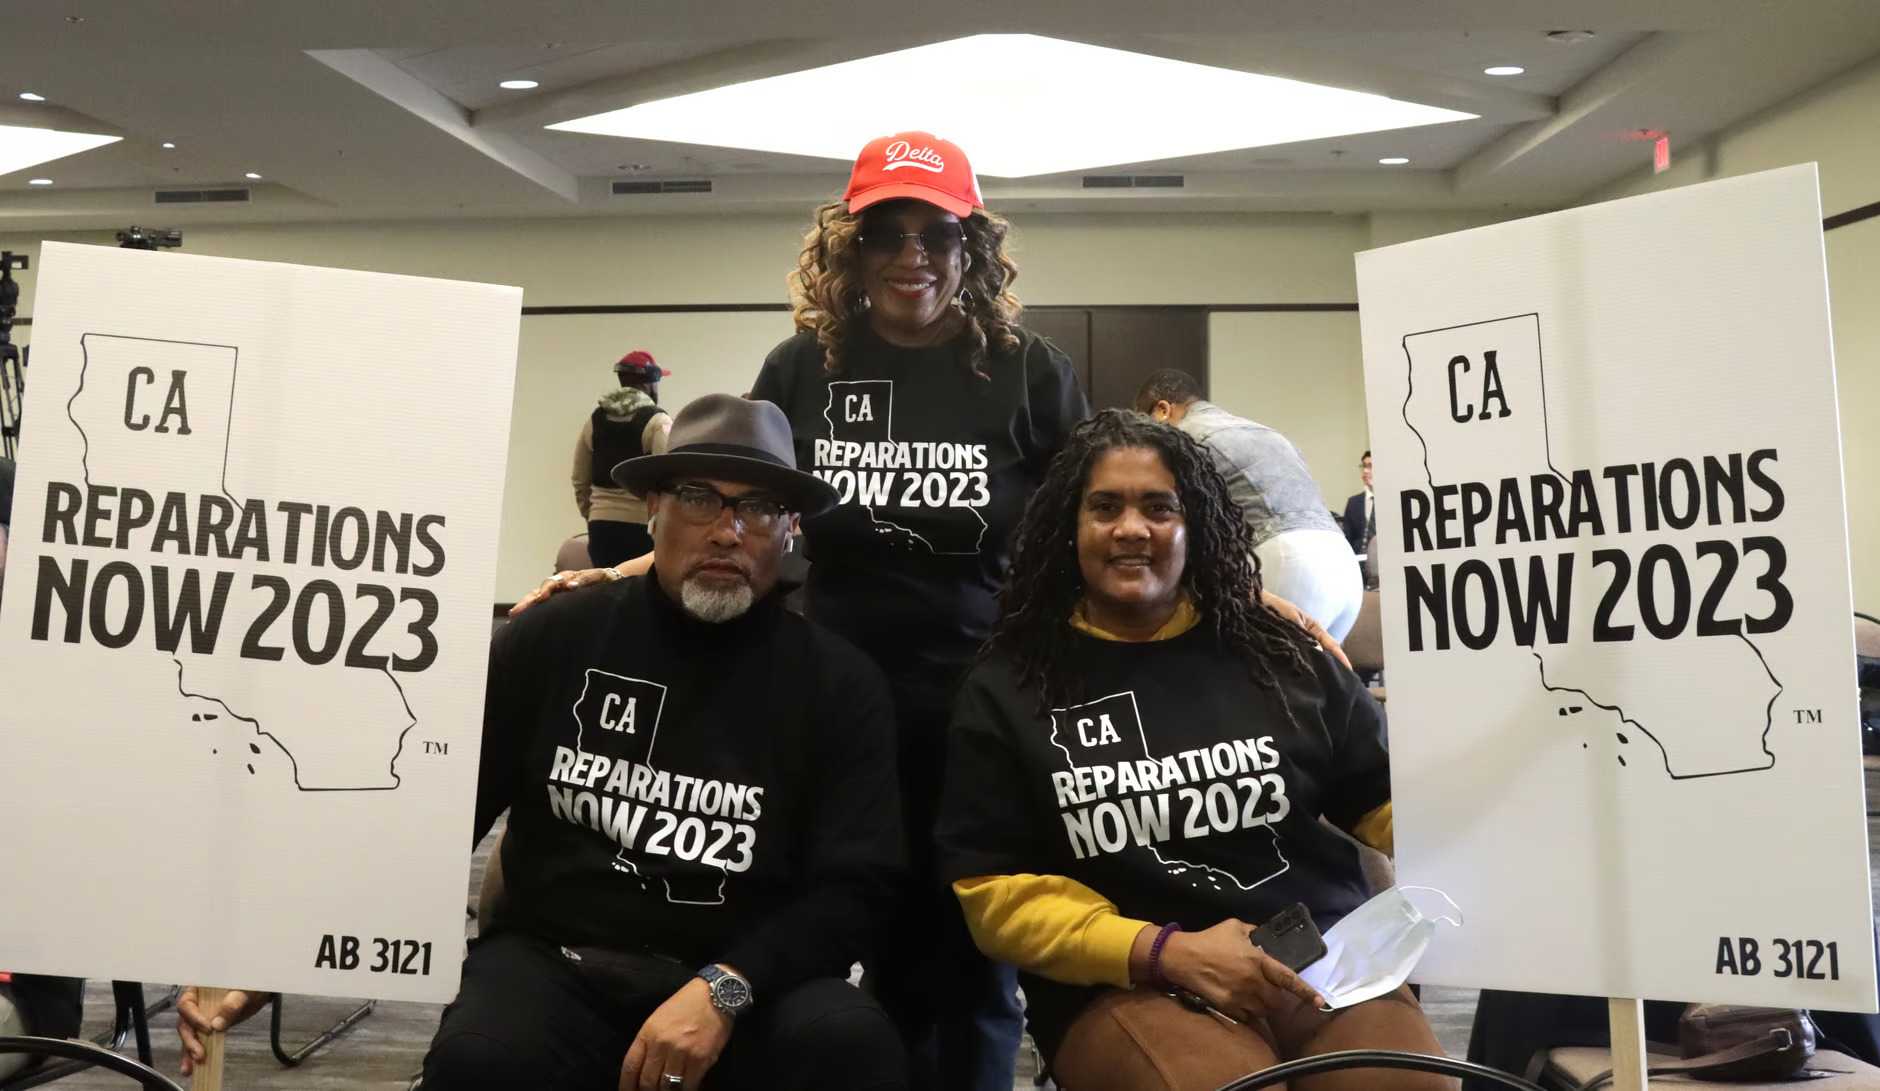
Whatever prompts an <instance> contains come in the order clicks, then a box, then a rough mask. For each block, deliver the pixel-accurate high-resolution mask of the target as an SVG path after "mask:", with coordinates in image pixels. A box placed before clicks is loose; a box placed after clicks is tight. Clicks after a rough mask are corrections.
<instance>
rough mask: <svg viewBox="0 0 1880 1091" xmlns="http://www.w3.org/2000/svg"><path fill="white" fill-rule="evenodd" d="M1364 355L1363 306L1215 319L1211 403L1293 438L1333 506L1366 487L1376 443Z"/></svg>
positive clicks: (1210, 361) (1210, 341)
mask: <svg viewBox="0 0 1880 1091" xmlns="http://www.w3.org/2000/svg"><path fill="white" fill-rule="evenodd" d="M1361 352H1362V350H1361V347H1360V342H1359V338H1358V315H1357V312H1356V311H1342V312H1329V313H1320V314H1215V315H1213V316H1212V317H1210V318H1209V320H1208V368H1209V372H1208V386H1209V392H1210V394H1211V395H1212V400H1213V401H1215V402H1216V403H1218V404H1220V405H1224V406H1226V407H1227V408H1229V409H1231V410H1233V411H1234V412H1236V413H1238V414H1240V415H1241V416H1244V417H1249V418H1252V419H1253V420H1257V421H1259V422H1260V423H1261V424H1264V425H1267V426H1268V427H1270V428H1276V429H1278V430H1279V431H1280V433H1281V434H1283V435H1285V436H1286V438H1288V439H1290V440H1292V441H1293V445H1294V446H1295V447H1298V448H1299V453H1300V454H1302V455H1304V456H1305V458H1306V465H1308V466H1310V467H1311V468H1312V477H1313V479H1314V480H1316V481H1317V482H1318V484H1319V492H1320V493H1321V494H1322V495H1323V496H1324V498H1325V506H1326V507H1327V508H1328V509H1330V510H1332V511H1341V512H1342V511H1343V510H1344V508H1345V498H1346V497H1348V496H1350V495H1351V494H1352V493H1354V492H1357V491H1358V489H1359V488H1361V487H1362V482H1360V481H1359V480H1358V468H1357V467H1358V455H1359V453H1360V452H1362V451H1363V450H1364V449H1365V448H1366V447H1369V446H1370V438H1369V437H1370V431H1369V427H1368V425H1367V424H1366V421H1365V414H1364V360H1363V358H1362V355H1361Z"/></svg>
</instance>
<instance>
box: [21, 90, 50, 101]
mask: <svg viewBox="0 0 1880 1091" xmlns="http://www.w3.org/2000/svg"><path fill="white" fill-rule="evenodd" d="M20 97H21V98H23V99H25V100H26V101H27V102H44V101H46V96H44V95H40V94H35V93H33V92H31V91H21V92H20Z"/></svg>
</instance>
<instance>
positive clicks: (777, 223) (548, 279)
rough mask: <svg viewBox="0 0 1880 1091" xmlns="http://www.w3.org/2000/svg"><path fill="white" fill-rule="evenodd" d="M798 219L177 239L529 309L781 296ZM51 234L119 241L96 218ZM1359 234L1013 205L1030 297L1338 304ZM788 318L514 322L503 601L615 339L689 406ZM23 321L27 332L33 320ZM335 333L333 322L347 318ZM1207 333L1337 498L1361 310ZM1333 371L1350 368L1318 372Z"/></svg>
mask: <svg viewBox="0 0 1880 1091" xmlns="http://www.w3.org/2000/svg"><path fill="white" fill-rule="evenodd" d="M801 228H802V223H801V222H799V221H798V220H797V219H795V218H792V217H715V218H703V217H671V218H666V217H660V218H650V217H649V218H618V219H590V220H518V221H495V222H458V223H423V224H415V223H405V224H339V225H333V224H317V225H308V224H296V225H276V226H264V227H240V228H203V227H194V228H189V229H187V230H186V231H185V233H184V242H185V248H186V251H187V252H188V253H192V254H210V255H219V256H225V257H244V258H258V259H265V260H273V261H287V262H298V263H305V264H313V265H330V266H338V267H344V268H354V269H371V270H377V271H383V272H397V273H408V274H415V275H422V276H438V277H449V278H453V279H463V280H485V281H494V282H499V283H506V284H519V285H521V286H522V287H523V289H524V293H525V294H524V300H523V302H524V304H525V305H526V306H567V305H577V304H655V305H656V304H677V303H781V302H783V301H784V300H785V290H784V281H783V277H784V274H785V272H786V271H787V270H788V269H789V268H790V267H791V263H792V260H793V258H794V255H795V253H796V248H797V245H798V242H799V239H800V235H801ZM53 237H55V238H61V239H65V240H68V241H76V242H88V243H97V244H103V245H111V244H112V238H111V233H109V232H92V233H84V234H73V235H62V236H53ZM38 242H39V240H38V239H37V238H36V237H35V238H21V237H11V238H8V237H0V247H4V248H8V249H13V250H24V251H26V252H28V253H29V254H31V255H33V256H34V257H35V258H36V257H37V252H38ZM1367 245H1370V232H1369V227H1368V223H1367V221H1366V219H1365V218H1364V217H1362V216H1330V215H1243V216H1235V215H1193V216H1187V215H1165V216H1115V215H1112V216H1082V215H1078V216H1069V215H1059V216H1044V215H1038V216H1031V217H1028V218H1021V220H1020V223H1019V228H1018V231H1017V233H1016V244H1015V253H1016V254H1017V257H1018V260H1019V261H1020V262H1021V264H1022V268H1023V272H1022V274H1021V276H1020V279H1019V282H1018V286H1017V287H1018V291H1019V294H1020V296H1021V297H1022V298H1024V299H1025V300H1026V301H1028V302H1031V303H1038V304H1051V303H1054V304H1084V305H1090V304H1105V303H1129V304H1162V303H1240V302H1350V301H1352V300H1353V299H1354V298H1355V294H1354V293H1355V286H1354V281H1353V275H1352V264H1351V255H1352V253H1353V252H1354V251H1356V250H1359V249H1362V248H1364V247H1365V246H1367ZM36 274H37V261H36V260H35V272H34V273H29V274H28V275H27V276H26V277H24V278H23V280H22V284H23V290H22V299H21V304H22V305H21V313H22V314H24V315H31V314H32V309H33V289H34V283H35V281H36V280H37V275H36ZM1293 319H1297V320H1298V321H1292V320H1293ZM789 332H790V324H789V316H788V315H787V314H782V313H745V314H716V315H675V314H662V315H593V316H534V317H528V318H525V319H524V320H523V323H522V341H521V346H520V351H519V359H518V364H517V368H518V373H517V381H516V393H515V401H514V412H513V417H512V422H511V427H510V432H509V440H508V472H507V478H506V482H507V484H506V492H505V496H504V501H503V521H502V526H503V530H502V542H501V553H500V557H499V560H498V579H497V586H496V588H495V590H494V594H495V597H496V599H497V600H499V601H505V600H510V599H514V598H516V597H517V596H519V595H520V594H522V593H523V592H524V591H526V590H527V589H528V588H529V587H530V586H532V585H533V584H534V583H535V582H536V581H537V580H539V579H540V578H541V577H542V576H543V575H544V574H546V572H547V571H548V568H549V565H550V563H551V562H552V560H553V558H554V555H555V548H556V546H557V545H558V544H559V543H560V542H561V540H562V539H563V538H565V537H566V536H567V535H569V534H572V533H576V532H578V531H579V530H580V529H581V521H580V518H579V516H578V514H577V513H576V511H575V508H574V500H573V495H572V492H571V489H570V487H569V484H568V473H569V469H570V465H571V459H572V454H573V447H574V438H575V434H576V432H577V430H578V429H579V427H580V423H581V420H582V419H583V417H585V416H586V414H587V413H588V412H589V411H591V409H592V406H593V398H594V396H595V395H596V394H598V393H599V392H600V391H602V390H604V389H605V388H606V387H607V386H608V385H609V384H610V383H611V382H612V377H611V373H610V372H609V370H608V365H609V364H610V363H611V362H612V361H613V360H614V359H616V358H617V357H618V356H619V355H620V353H621V352H622V351H624V350H625V349H627V348H631V347H645V348H647V349H650V350H651V351H653V352H654V353H655V354H656V355H657V356H658V357H659V359H660V360H661V362H662V363H665V364H666V365H667V366H669V367H670V368H672V370H673V371H674V375H673V377H672V378H671V379H669V380H668V381H667V383H666V386H665V388H664V390H662V397H663V399H664V400H665V401H666V402H667V403H668V404H670V405H683V404H684V403H685V402H687V401H689V400H690V399H692V398H694V397H696V396H698V395H700V394H704V393H709V392H712V391H724V392H728V393H743V392H744V391H746V390H748V389H749V388H750V383H751V380H752V379H753V378H754V377H755V376H756V374H757V369H758V365H759V364H760V363H761V362H762V360H763V356H764V353H765V352H766V351H768V350H769V348H770V347H771V346H772V345H774V344H775V343H776V342H777V341H779V340H781V339H782V338H783V337H785V336H787V335H788V334H789ZM20 333H21V337H20V340H21V341H22V342H25V343H30V340H31V338H30V330H22V331H20ZM334 334H335V337H336V338H343V337H344V336H345V320H344V316H335V322H334ZM1211 335H1212V340H1213V346H1214V349H1213V360H1214V364H1213V367H1214V371H1215V373H1216V374H1217V375H1219V376H1223V377H1224V384H1223V386H1222V388H1221V389H1222V392H1221V394H1220V397H1221V400H1222V403H1223V404H1225V405H1227V406H1228V407H1229V408H1232V409H1234V410H1236V411H1238V412H1243V413H1247V414H1248V415H1251V416H1256V417H1259V419H1262V420H1264V421H1266V422H1267V423H1270V424H1272V425H1273V426H1274V427H1277V428H1280V429H1281V430H1282V431H1285V432H1287V433H1288V434H1289V435H1292V436H1293V437H1294V438H1295V439H1296V440H1297V441H1298V442H1299V443H1300V445H1301V446H1302V447H1303V448H1305V449H1306V450H1307V452H1308V456H1309V457H1310V458H1311V459H1312V461H1313V465H1314V469H1315V470H1318V471H1319V472H1320V473H1321V475H1323V476H1322V478H1321V480H1322V481H1325V482H1327V483H1328V484H1327V489H1328V495H1332V496H1334V497H1335V498H1342V497H1343V496H1344V495H1345V494H1346V493H1347V492H1349V491H1350V490H1349V487H1348V484H1349V483H1348V481H1346V480H1345V479H1347V478H1349V477H1350V476H1351V475H1350V474H1349V473H1347V472H1345V467H1344V466H1343V464H1344V463H1348V462H1350V461H1351V456H1352V455H1353V453H1354V452H1355V451H1356V449H1357V448H1356V447H1353V446H1352V445H1353V444H1354V443H1355V444H1358V445H1359V446H1362V432H1363V418H1364V411H1363V403H1362V392H1361V385H1360V384H1359V383H1358V382H1356V375H1357V369H1358V366H1359V365H1358V356H1357V338H1356V321H1355V316H1354V315H1352V314H1349V313H1346V314H1336V315H1329V316H1326V315H1224V316H1221V320H1220V321H1218V322H1217V324H1216V326H1215V328H1214V329H1213V330H1211ZM1331 369H1339V370H1337V372H1336V373H1337V374H1339V375H1343V376H1346V377H1348V378H1349V381H1339V382H1333V383H1328V382H1323V381H1321V380H1323V379H1324V377H1326V376H1327V375H1330V374H1333V373H1334V372H1333V371H1332V370H1331ZM475 379H476V377H475V376H474V375H463V376H459V377H458V378H457V380H456V381H462V382H473V381H475ZM1308 381H1310V382H1311V384H1312V385H1311V387H1310V388H1308V387H1307V386H1306V385H1305V384H1306V383H1307V382H1308ZM1269 385H1270V386H1271V388H1272V390H1271V391H1270V392H1269V393H1266V394H1263V393H1262V388H1263V387H1265V386H1269ZM29 419H30V417H29ZM468 426H470V427H478V426H479V425H478V424H477V423H476V422H470V423H469V425H468ZM30 432H31V428H30V425H29V427H28V435H29V436H30ZM339 435H340V433H338V432H336V433H335V442H338V441H339ZM495 438H496V437H495V436H494V435H493V434H492V441H494V440H495ZM1347 448H1350V450H1347Z"/></svg>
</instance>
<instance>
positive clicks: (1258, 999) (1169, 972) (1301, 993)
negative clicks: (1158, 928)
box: [1162, 919, 1325, 1022]
mask: <svg viewBox="0 0 1880 1091" xmlns="http://www.w3.org/2000/svg"><path fill="white" fill-rule="evenodd" d="M1252 932H1253V926H1252V925H1250V924H1246V923H1243V922H1241V921H1237V920H1233V919H1228V920H1224V921H1222V922H1221V923H1219V924H1217V925H1215V926H1214V927H1212V928H1210V929H1208V930H1207V931H1205V932H1176V933H1174V934H1172V935H1170V936H1169V938H1168V942H1167V943H1166V944H1164V945H1163V947H1162V976H1163V977H1165V978H1167V979H1168V980H1169V982H1170V983H1172V984H1175V985H1179V986H1181V987H1182V988H1184V989H1187V990H1188V991H1189V992H1191V993H1194V994H1195V995H1196V996H1199V997H1200V998H1201V999H1203V1000H1205V1001H1207V1002H1208V1003H1209V1004H1210V1005H1212V1006H1213V1007H1215V1008H1218V1009H1220V1010H1221V1011H1224V1012H1226V1013H1227V1014H1228V1015H1231V1016H1233V1017H1234V1018H1236V1019H1238V1020H1240V1021H1241V1022H1250V1021H1252V1020H1254V1019H1258V1018H1260V1017H1262V1016H1264V1015H1266V1014H1268V1013H1270V1012H1275V1011H1281V1010H1284V1009H1286V1008H1288V1007H1291V1006H1292V1005H1293V1004H1296V1003H1299V1002H1301V1001H1303V1002H1304V1003H1307V1004H1310V1005H1312V1006H1313V1007H1315V1008H1322V1007H1324V1006H1325V1000H1324V998H1323V997H1321V996H1319V994H1318V993H1317V992H1315V991H1313V988H1312V986H1310V985H1308V984H1306V983H1305V982H1304V981H1302V980H1300V978H1299V975H1298V974H1296V973H1293V972H1292V971H1291V970H1289V969H1287V968H1286V967H1285V966H1284V965H1283V964H1281V963H1280V961H1279V960H1278V959H1275V958H1274V957H1273V956H1271V955H1269V954H1267V953H1266V952H1265V951H1262V950H1260V949H1259V948H1258V947H1255V946H1254V945H1253V940H1252V939H1251V938H1249V937H1250V934H1251V933H1252Z"/></svg>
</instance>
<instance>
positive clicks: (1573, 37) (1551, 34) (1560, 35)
mask: <svg viewBox="0 0 1880 1091" xmlns="http://www.w3.org/2000/svg"><path fill="white" fill-rule="evenodd" d="M1591 37H1593V32H1592V31H1590V30H1550V31H1548V32H1547V38H1548V40H1549V41H1554V42H1559V43H1560V44H1561V45H1578V44H1579V43H1581V42H1584V41H1586V40H1587V39H1589V38H1591Z"/></svg>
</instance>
